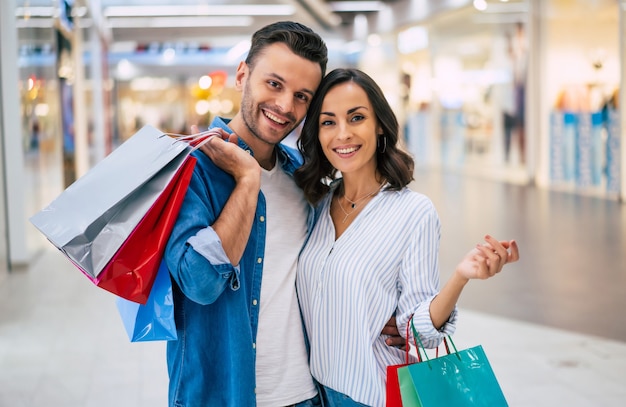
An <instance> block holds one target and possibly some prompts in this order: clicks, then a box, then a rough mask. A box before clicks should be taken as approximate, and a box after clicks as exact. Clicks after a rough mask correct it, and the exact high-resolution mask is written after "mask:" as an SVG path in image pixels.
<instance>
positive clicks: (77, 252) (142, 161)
mask: <svg viewBox="0 0 626 407" xmlns="http://www.w3.org/2000/svg"><path fill="white" fill-rule="evenodd" d="M214 134H215V133H214V132H211V131H208V132H203V133H199V134H197V135H191V136H178V135H169V134H167V133H163V132H161V131H159V130H157V129H155V128H154V127H151V126H144V127H143V128H142V129H141V130H139V132H137V133H136V134H135V135H133V136H132V137H131V138H130V139H128V140H127V141H126V142H124V143H123V144H122V145H120V146H119V147H118V148H117V149H115V150H114V151H113V152H112V153H111V154H109V155H108V156H107V157H106V158H104V159H103V160H102V161H101V162H100V163H98V164H97V165H95V166H94V167H93V168H92V169H91V170H89V171H88V172H87V173H86V174H85V175H83V176H82V177H80V178H79V179H78V180H77V181H76V182H74V183H73V184H72V185H70V186H69V187H68V188H67V189H66V190H65V191H63V193H61V195H59V196H58V197H57V198H56V199H55V200H54V201H53V202H52V203H50V204H49V205H48V206H47V207H46V208H44V209H42V210H41V211H40V212H38V213H36V214H35V215H34V216H32V217H31V218H30V220H31V222H32V223H33V225H34V226H35V227H37V229H39V230H40V231H41V232H42V233H43V234H44V235H45V236H46V237H47V238H48V240H49V241H50V242H51V243H52V244H54V245H55V246H56V247H57V248H58V249H59V250H61V252H63V253H64V254H65V256H66V257H67V258H68V259H69V260H70V261H71V262H72V263H73V264H74V265H76V266H77V267H78V268H79V269H80V270H81V271H82V272H83V273H84V274H85V275H86V276H87V277H89V278H90V279H91V280H92V281H93V282H94V283H96V284H97V285H99V286H101V287H103V288H105V289H107V290H109V291H112V292H114V293H115V294H118V295H120V296H123V297H125V298H127V299H130V300H133V301H136V302H145V301H146V299H147V293H148V292H149V290H150V286H151V284H152V282H153V281H154V276H155V274H156V269H157V266H158V262H159V260H160V258H159V257H160V255H162V250H161V249H162V245H163V242H164V241H166V240H167V238H168V236H169V232H171V226H173V223H171V222H174V221H175V217H176V216H177V213H178V212H177V211H178V209H179V207H180V206H179V204H180V202H178V201H177V199H182V196H181V195H183V196H184V192H183V191H186V188H187V185H188V183H189V177H190V176H191V173H192V172H193V165H194V164H195V159H194V158H192V157H191V156H190V154H191V152H193V151H194V149H196V148H199V147H200V146H201V145H202V143H203V142H205V141H206V140H208V138H209V137H210V136H212V135H214ZM172 196H173V197H174V198H175V199H173V198H172ZM159 199H162V200H163V201H159ZM172 199H173V200H172ZM157 201H159V203H157ZM163 214H167V217H166V220H167V222H165V221H162V219H160V217H161V216H162V215H163ZM144 219H145V222H144V223H143V224H142V225H141V228H139V224H140V223H141V222H142V220H144ZM153 221H155V222H156V223H154V222H153ZM168 228H169V231H168ZM136 229H139V230H138V231H137V232H136V233H135V235H134V237H133V239H131V241H129V242H128V247H127V248H124V250H122V251H121V252H120V253H119V255H118V258H117V259H116V260H113V258H114V257H115V256H116V255H117V254H118V252H119V251H120V250H121V247H122V246H123V245H124V244H125V242H126V241H127V240H128V238H129V236H131V235H133V232H135V230H136ZM154 237H158V238H157V239H156V240H157V242H158V244H157V245H154V244H153V243H152V239H153V238H154ZM142 244H143V245H146V246H149V247H148V249H147V250H145V251H141V252H140V253H134V252H135V251H136V250H137V248H138V247H142ZM142 249H143V247H142ZM129 255H132V256H131V257H132V258H133V259H134V262H133V263H134V264H135V265H137V266H138V265H141V264H142V263H143V262H145V263H146V264H145V265H144V267H143V270H142V271H141V273H142V274H141V275H140V274H138V273H137V272H135V271H133V267H132V265H131V266H129V264H130V263H129V262H128V256H129ZM105 270H106V272H105V273H104V274H103V271H105ZM124 272H125V273H128V274H127V275H126V277H125V278H123V276H124Z"/></svg>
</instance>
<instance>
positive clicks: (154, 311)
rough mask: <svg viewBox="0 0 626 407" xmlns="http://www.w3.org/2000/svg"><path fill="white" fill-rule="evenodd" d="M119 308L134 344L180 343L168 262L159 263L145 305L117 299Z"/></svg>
mask: <svg viewBox="0 0 626 407" xmlns="http://www.w3.org/2000/svg"><path fill="white" fill-rule="evenodd" d="M116 305H117V309H118V311H119V314H120V317H121V318H122V322H123V324H124V328H125V329H126V333H127V334H128V338H129V339H130V341H131V342H145V341H170V340H175V339H177V335H176V324H175V322H174V298H173V295H172V282H171V280H170V273H169V270H168V269H167V266H166V265H165V261H162V262H161V263H160V267H159V269H158V273H157V275H156V279H155V280H154V284H153V285H152V289H151V290H150V296H149V297H148V300H147V302H146V303H145V304H138V303H136V302H133V301H128V300H126V299H124V298H122V297H118V298H117V299H116Z"/></svg>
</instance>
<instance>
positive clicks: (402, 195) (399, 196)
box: [388, 187, 435, 210]
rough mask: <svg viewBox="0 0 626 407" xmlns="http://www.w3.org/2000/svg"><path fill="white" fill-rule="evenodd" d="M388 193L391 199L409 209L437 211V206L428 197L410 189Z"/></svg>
mask: <svg viewBox="0 0 626 407" xmlns="http://www.w3.org/2000/svg"><path fill="white" fill-rule="evenodd" d="M388 192H389V197H390V199H392V200H395V201H397V202H398V203H399V204H401V205H403V206H404V207H406V208H407V209H409V208H415V209H432V210H434V209H435V205H434V204H433V202H432V200H431V199H430V198H429V197H428V196H427V195H424V194H422V193H421V192H418V191H415V190H413V189H410V188H409V187H404V188H402V189H401V190H399V191H388Z"/></svg>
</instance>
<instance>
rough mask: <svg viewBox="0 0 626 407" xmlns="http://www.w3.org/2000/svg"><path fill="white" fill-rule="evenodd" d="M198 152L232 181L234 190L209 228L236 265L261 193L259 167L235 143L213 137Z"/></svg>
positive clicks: (250, 228)
mask: <svg viewBox="0 0 626 407" xmlns="http://www.w3.org/2000/svg"><path fill="white" fill-rule="evenodd" d="M233 137H236V136H233ZM200 149H201V150H202V152H204V153H205V154H206V155H207V156H208V157H209V158H210V159H211V160H212V161H213V163H215V165H217V166H218V167H220V168H221V169H222V170H224V171H225V172H227V173H229V174H230V175H232V176H233V178H234V179H235V183H236V186H235V189H234V190H233V192H232V194H231V195H230V197H229V198H228V201H227V202H226V205H224V208H223V209H222V212H221V213H220V215H219V217H218V218H217V219H216V221H215V223H213V225H210V226H211V227H212V228H213V230H215V233H217V235H218V236H219V238H220V240H221V241H222V246H223V248H224V251H225V252H226V255H227V256H228V258H229V259H230V262H231V263H232V264H233V265H238V264H239V261H240V260H241V256H242V255H243V252H244V250H245V248H246V245H247V243H248V238H249V236H250V231H251V230H252V224H253V222H254V216H255V213H256V206H257V201H258V196H259V191H260V190H261V167H260V166H259V164H258V163H257V161H256V160H255V159H254V157H252V156H251V155H250V154H248V153H247V152H245V151H244V150H242V149H241V148H240V147H239V146H238V145H237V144H236V143H232V142H228V141H224V140H222V139H220V138H219V137H213V138H212V139H211V140H209V141H208V142H207V143H205V144H204V145H203V146H202V147H201V148H200Z"/></svg>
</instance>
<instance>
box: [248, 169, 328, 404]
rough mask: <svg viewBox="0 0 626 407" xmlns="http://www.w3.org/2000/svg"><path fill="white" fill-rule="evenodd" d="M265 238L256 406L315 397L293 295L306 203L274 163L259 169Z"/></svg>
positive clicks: (298, 313) (297, 309) (257, 343)
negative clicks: (264, 209)
mask: <svg viewBox="0 0 626 407" xmlns="http://www.w3.org/2000/svg"><path fill="white" fill-rule="evenodd" d="M261 191H262V192H263V195H264V196H265V201H266V205H267V208H266V215H267V217H266V222H267V223H266V228H267V234H266V241H265V262H264V265H263V280H262V283H261V299H260V304H259V305H260V307H261V308H260V310H259V328H258V331H257V339H256V352H257V356H256V385H257V386H256V392H257V406H260V407H261V406H268V407H276V406H286V405H290V404H294V403H298V402H301V401H303V400H307V399H310V398H312V397H314V396H315V394H316V393H317V390H316V388H315V385H314V384H313V379H312V378H311V373H310V370H309V364H308V355H307V351H306V346H305V342H304V331H303V326H302V322H301V317H300V308H299V305H298V298H297V296H296V285H295V280H296V268H297V261H298V254H299V253H300V249H301V248H302V245H303V244H304V240H305V238H306V223H307V212H308V209H307V203H306V201H305V199H304V196H303V194H302V191H301V190H300V189H299V188H298V187H297V186H296V184H295V182H294V181H293V179H292V178H291V177H290V176H289V175H287V174H285V173H284V172H283V171H282V170H281V169H280V168H279V165H278V164H276V165H275V166H274V168H273V169H272V170H271V171H266V170H262V174H261Z"/></svg>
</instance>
